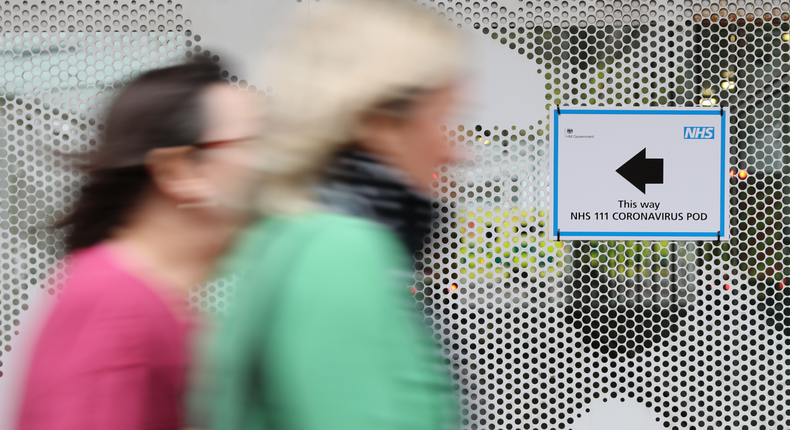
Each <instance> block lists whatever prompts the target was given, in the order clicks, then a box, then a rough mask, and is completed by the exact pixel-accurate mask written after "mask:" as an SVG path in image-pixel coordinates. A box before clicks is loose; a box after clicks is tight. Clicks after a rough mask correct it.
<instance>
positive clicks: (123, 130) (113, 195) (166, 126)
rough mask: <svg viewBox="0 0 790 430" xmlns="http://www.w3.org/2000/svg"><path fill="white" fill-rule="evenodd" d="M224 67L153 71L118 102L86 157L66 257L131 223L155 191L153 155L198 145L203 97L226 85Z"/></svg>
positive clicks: (203, 63)
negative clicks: (152, 187)
mask: <svg viewBox="0 0 790 430" xmlns="http://www.w3.org/2000/svg"><path fill="white" fill-rule="evenodd" d="M222 81H223V80H222V76H221V74H220V66H219V64H217V63H215V62H212V61H211V60H209V59H206V58H201V57H199V56H198V57H197V58H193V59H191V60H189V61H188V62H187V63H185V64H182V65H178V66H173V67H168V68H163V69H156V70H152V71H148V72H145V73H143V74H142V75H140V77H139V78H137V79H135V80H134V81H132V83H131V84H129V85H128V86H127V87H126V88H125V89H124V90H123V91H122V92H121V94H120V95H119V96H118V97H117V98H116V100H115V101H114V102H113V104H112V106H111V108H110V112H109V115H108V117H107V121H106V122H105V124H104V139H103V140H102V142H100V144H99V147H98V149H97V150H96V151H94V152H91V153H90V154H85V159H86V160H87V161H86V162H85V163H84V164H83V165H82V166H80V167H81V168H83V169H84V170H85V171H86V172H87V174H88V180H87V183H86V184H85V185H84V186H83V187H82V189H81V190H80V194H79V197H78V198H77V201H76V202H75V203H74V205H73V207H72V210H71V212H70V213H69V214H68V215H67V216H66V217H65V218H64V219H63V220H61V221H60V222H58V223H57V224H56V227H68V228H69V230H70V231H69V232H68V233H67V234H66V238H65V242H66V251H67V252H73V251H76V250H78V249H82V248H86V247H89V246H93V245H95V244H97V243H99V242H101V241H103V240H105V239H107V238H108V237H109V236H110V235H111V234H112V231H113V230H114V229H116V228H118V227H120V226H122V225H123V224H124V223H125V222H126V217H127V216H128V215H129V212H130V211H131V209H132V208H133V207H134V206H135V205H136V204H137V203H138V202H139V200H140V198H141V196H142V195H143V193H144V191H145V190H146V189H147V187H148V186H149V185H150V183H151V180H150V176H149V173H148V171H147V169H146V167H145V165H144V162H145V157H146V154H147V153H148V152H149V151H151V150H152V149H156V148H165V147H174V146H183V145H195V144H197V143H199V139H200V138H201V136H202V135H203V132H204V126H205V123H206V121H204V120H203V119H202V115H203V106H201V103H200V96H201V94H202V92H203V90H205V89H206V87H208V86H210V85H212V84H216V83H220V82H222Z"/></svg>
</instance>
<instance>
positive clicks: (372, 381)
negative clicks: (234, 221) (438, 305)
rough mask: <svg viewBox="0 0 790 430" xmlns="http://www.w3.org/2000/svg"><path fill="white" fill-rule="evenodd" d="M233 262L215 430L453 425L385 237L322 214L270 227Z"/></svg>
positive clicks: (443, 378)
mask: <svg viewBox="0 0 790 430" xmlns="http://www.w3.org/2000/svg"><path fill="white" fill-rule="evenodd" d="M231 261H232V270H234V272H237V273H243V275H242V277H241V279H240V281H239V282H238V283H237V287H236V291H235V300H234V305H233V307H232V308H231V309H230V310H229V317H228V319H227V321H225V322H224V323H223V327H222V329H221V333H220V336H219V337H218V338H217V339H216V343H215V346H216V348H215V349H216V350H217V351H218V352H219V354H218V356H217V357H216V360H217V364H218V369H219V370H218V372H219V373H218V378H217V380H216V384H217V386H216V397H215V401H214V408H215V410H214V426H213V428H214V429H215V430H242V429H244V430H247V429H268V430H274V429H277V430H281V429H282V430H285V429H288V430H319V429H320V430H333V429H337V430H355V429H359V430H363V429H364V430H390V429H391V430H395V429H403V430H423V429H424V430H439V429H446V428H450V427H455V426H456V424H457V421H456V420H455V417H456V411H457V406H456V403H455V402H454V400H453V398H454V397H453V396H452V394H451V387H450V379H449V373H448V371H447V369H446V367H445V365H444V364H443V363H442V360H441V357H440V355H439V352H438V347H437V345H436V343H435V342H434V340H433V339H432V334H431V333H430V331H429V329H428V328H427V327H426V326H425V323H424V322H423V321H422V318H421V315H420V314H419V312H417V311H416V310H415V309H414V301H413V299H412V297H411V295H410V291H409V289H408V283H407V282H408V280H409V277H411V275H412V271H411V269H410V264H409V258H408V255H407V254H406V252H405V249H404V248H403V247H402V246H401V244H400V242H399V241H398V240H397V238H396V237H395V236H394V235H393V234H392V233H391V232H390V231H389V230H387V229H386V228H384V227H382V226H379V225H378V224H375V223H373V222H370V221H367V220H364V219H361V218H354V217H349V216H343V215H336V214H330V213H323V212H316V213H312V214H309V215H304V216H299V217H292V218H281V219H269V220H265V221H262V222H260V223H259V224H258V225H257V226H254V227H253V228H252V229H251V230H250V231H248V232H247V233H246V235H245V237H243V239H242V241H241V243H240V246H239V247H238V249H237V252H235V253H234V254H233V257H232V259H231Z"/></svg>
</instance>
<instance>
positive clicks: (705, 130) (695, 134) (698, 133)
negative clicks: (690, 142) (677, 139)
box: [683, 127, 716, 139]
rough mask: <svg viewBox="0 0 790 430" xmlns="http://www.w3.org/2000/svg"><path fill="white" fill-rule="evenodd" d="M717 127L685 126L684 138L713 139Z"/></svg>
mask: <svg viewBox="0 0 790 430" xmlns="http://www.w3.org/2000/svg"><path fill="white" fill-rule="evenodd" d="M715 130H716V128H715V127H683V138H684V139H713V137H714V134H715Z"/></svg>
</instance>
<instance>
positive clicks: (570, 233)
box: [552, 106, 728, 240]
mask: <svg viewBox="0 0 790 430" xmlns="http://www.w3.org/2000/svg"><path fill="white" fill-rule="evenodd" d="M560 109H561V112H560V110H557V108H556V107H555V108H554V145H553V147H552V149H553V150H554V178H553V183H552V186H553V187H554V214H553V218H554V219H553V226H552V229H553V231H554V237H557V236H558V234H557V233H558V232H559V233H562V235H568V236H573V237H585V236H595V237H639V236H641V237H655V238H661V237H688V238H703V237H705V238H708V237H710V238H718V237H720V236H722V235H723V234H722V232H724V231H725V230H724V218H725V216H724V207H725V200H724V199H725V197H726V196H725V192H724V190H725V189H726V188H727V187H726V181H727V175H725V172H726V169H727V168H726V160H725V158H726V156H727V155H726V148H727V140H726V139H727V134H728V133H727V129H726V126H727V116H726V115H724V114H723V113H722V112H723V111H722V109H721V108H720V109H719V110H713V109H704V110H703V109H688V110H667V109H584V108H565V109H563V108H562V107H561V106H560ZM560 114H562V115H569V114H570V115H573V114H584V115H710V116H712V115H720V116H721V190H720V193H721V194H720V196H719V200H720V202H719V203H720V205H721V207H720V210H721V213H720V215H719V231H714V232H707V231H706V232H636V231H634V232H620V231H616V232H596V231H567V232H566V231H559V230H558V229H557V217H558V212H557V206H558V203H559V202H558V199H557V196H558V195H559V194H558V191H557V190H558V188H559V187H558V186H557V177H558V176H559V175H558V173H559V129H560V127H559V122H560ZM637 240H638V239H637Z"/></svg>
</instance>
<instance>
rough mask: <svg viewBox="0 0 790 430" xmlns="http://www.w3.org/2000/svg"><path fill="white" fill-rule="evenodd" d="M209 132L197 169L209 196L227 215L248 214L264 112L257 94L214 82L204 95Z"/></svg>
mask: <svg viewBox="0 0 790 430" xmlns="http://www.w3.org/2000/svg"><path fill="white" fill-rule="evenodd" d="M203 103H204V106H205V120H206V124H205V127H206V129H205V133H204V136H203V138H202V139H201V143H202V145H200V146H199V147H200V148H201V149H200V150H199V152H198V154H197V155H198V157H197V160H198V161H197V165H198V167H197V172H198V175H199V176H200V177H201V178H202V180H203V181H204V183H205V184H206V188H207V199H209V200H212V199H213V200H214V201H215V202H216V204H217V206H216V210H215V211H214V212H215V213H218V214H220V215H222V216H223V217H230V218H235V217H238V216H243V217H244V216H246V215H247V211H248V209H249V203H250V202H249V195H250V187H251V186H252V184H253V183H254V181H253V178H254V173H255V171H256V169H255V168H254V166H253V164H252V160H254V159H255V158H254V156H255V154H254V144H255V140H256V139H257V138H258V137H259V133H260V130H261V121H262V112H261V109H260V106H259V104H258V103H257V102H256V100H255V96H253V95H250V94H249V93H246V92H243V91H239V90H238V89H234V88H232V87H230V86H228V85H219V84H218V85H214V86H212V87H210V88H208V89H207V90H206V92H205V94H204V97H203Z"/></svg>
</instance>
